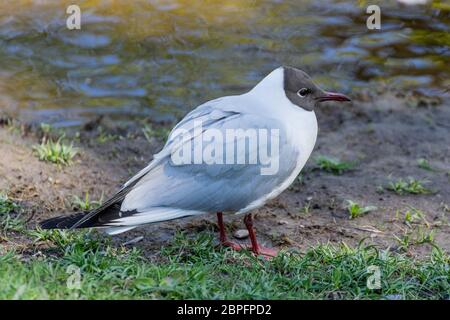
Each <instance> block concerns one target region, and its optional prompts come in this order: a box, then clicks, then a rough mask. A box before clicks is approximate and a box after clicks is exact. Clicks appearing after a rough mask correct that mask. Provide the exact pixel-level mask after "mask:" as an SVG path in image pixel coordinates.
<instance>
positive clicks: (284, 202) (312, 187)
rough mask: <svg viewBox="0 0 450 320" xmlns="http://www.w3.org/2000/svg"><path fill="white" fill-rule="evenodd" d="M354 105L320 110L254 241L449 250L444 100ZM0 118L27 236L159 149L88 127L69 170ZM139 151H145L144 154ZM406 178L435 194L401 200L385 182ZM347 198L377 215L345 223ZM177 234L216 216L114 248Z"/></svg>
mask: <svg viewBox="0 0 450 320" xmlns="http://www.w3.org/2000/svg"><path fill="white" fill-rule="evenodd" d="M353 98H354V101H353V103H352V104H348V105H342V104H333V103H330V104H327V105H324V106H322V107H321V108H320V109H319V110H317V111H316V114H317V118H318V121H319V137H318V141H317V144H316V147H315V150H314V152H313V155H312V156H311V159H310V160H309V161H308V164H307V166H306V167H305V168H304V170H303V172H302V174H301V178H299V179H297V180H296V182H295V183H294V184H293V185H292V186H291V187H290V188H289V189H288V190H286V191H285V192H284V193H283V194H282V195H281V196H279V197H278V198H277V199H275V200H273V201H272V202H270V203H268V204H267V205H266V206H265V207H263V208H261V209H259V210H256V211H255V212H254V213H255V227H256V230H257V234H258V237H259V238H260V239H261V240H262V242H263V243H264V244H266V245H268V246H273V247H281V248H289V249H295V248H297V249H299V250H300V251H304V250H305V249H307V248H308V247H310V246H314V245H316V244H318V243H327V242H331V243H341V242H345V243H346V244H349V245H352V246H355V245H358V243H360V242H361V241H363V242H364V243H365V244H374V245H376V246H377V247H379V248H390V249H391V250H400V249H402V247H401V246H400V244H401V242H400V241H399V239H405V237H406V238H408V239H410V241H409V244H410V246H409V247H408V248H407V250H406V251H407V252H408V253H409V254H411V255H415V256H416V255H417V256H423V255H426V254H428V253H429V252H430V249H431V248H432V243H435V244H437V245H438V246H440V247H441V248H443V249H444V250H445V251H447V252H448V251H450V232H449V231H450V224H449V216H450V99H449V98H448V97H447V98H445V97H443V98H433V99H432V98H427V97H423V96H421V95H419V94H418V93H414V92H408V93H407V94H406V95H404V94H398V93H395V92H389V91H388V90H386V92H379V93H367V92H363V93H359V94H357V95H355V96H354V97H353ZM1 116H3V121H2V120H0V123H1V124H2V125H0V153H1V161H0V190H6V191H7V192H8V194H9V195H10V196H11V197H12V198H13V199H15V200H17V201H18V202H19V203H20V204H21V205H22V206H23V207H25V216H26V218H27V219H28V222H27V226H28V227H29V228H34V227H35V226H36V224H37V223H38V222H39V221H42V220H44V219H45V218H48V217H51V216H55V215H59V214H61V213H65V212H67V213H69V212H71V211H72V209H71V208H70V199H71V197H72V196H73V195H77V196H79V197H83V196H84V193H85V192H86V191H88V192H89V196H90V198H91V199H99V198H100V197H101V196H102V194H103V195H104V197H105V198H106V197H108V196H110V195H112V194H113V192H114V190H116V189H117V188H118V187H119V186H120V185H121V184H122V183H123V182H125V181H126V179H127V178H128V177H130V176H131V175H133V173H135V172H137V171H138V170H139V169H140V168H142V167H143V166H144V165H145V164H146V163H147V162H148V161H150V159H151V157H152V154H153V153H155V152H157V151H159V148H160V147H161V146H162V145H163V141H161V140H158V139H154V140H152V141H151V143H148V142H147V141H146V140H145V138H144V137H143V135H142V133H141V131H140V128H136V127H118V126H115V125H113V124H112V123H111V122H109V121H108V119H102V120H100V124H101V125H102V127H103V128H105V131H106V132H108V133H111V134H114V135H116V136H121V137H122V138H118V139H111V140H110V141H106V142H103V143H100V142H99V139H98V130H96V126H97V125H98V123H96V122H93V123H92V124H90V125H89V124H88V125H87V126H85V127H84V128H81V129H80V136H79V138H77V139H75V142H74V143H75V145H76V146H77V147H78V148H79V149H80V154H79V155H78V156H77V157H76V160H75V162H74V164H73V165H71V166H68V167H58V166H56V165H54V164H51V163H46V162H42V161H39V160H38V158H37V157H36V156H35V155H33V149H32V147H33V145H35V144H37V143H39V141H40V137H41V133H40V132H39V130H38V129H36V128H37V126H31V125H28V124H23V123H21V122H20V119H17V121H14V122H13V125H10V124H7V121H5V120H4V119H5V117H6V116H5V115H1V114H0V117H1ZM68 136H70V133H68ZM143 145H145V146H148V147H146V148H145V149H143V148H142V146H143ZM318 155H326V156H332V157H336V158H339V159H342V160H346V161H355V162H356V163H357V165H356V166H355V168H354V170H351V171H348V172H344V173H343V174H342V175H333V174H331V173H328V172H324V171H321V170H319V169H318V168H317V165H316V164H315V162H314V158H315V157H317V156H318ZM419 158H425V159H427V160H428V161H429V164H430V166H431V167H432V168H433V170H432V171H430V170H424V169H422V168H419V166H418V164H417V160H418V159H419ZM408 177H414V178H417V179H423V180H426V181H428V183H427V184H426V186H427V187H429V188H430V189H432V190H433V191H434V192H433V193H432V194H425V195H398V194H396V193H394V192H392V191H388V190H386V186H387V185H388V183H389V182H390V181H393V180H395V179H398V178H408ZM255 187H257V186H255ZM346 200H353V201H356V202H358V203H360V204H362V205H373V206H376V207H377V208H378V209H377V210H375V211H372V212H369V213H367V214H365V215H363V216H360V217H358V218H355V219H349V214H348V212H347V211H346V208H345V203H346ZM411 208H416V209H419V210H422V211H423V213H424V214H425V215H424V217H422V218H420V219H418V220H417V221H415V222H413V223H412V224H411V225H408V224H406V223H405V219H404V216H405V213H406V211H407V210H408V209H409V210H411ZM242 218H243V217H242V216H234V215H228V216H226V217H225V220H226V223H227V226H228V229H229V231H230V234H232V232H233V231H235V230H237V229H243V227H244V226H243V223H242ZM177 230H184V231H185V232H187V233H188V234H195V233H198V232H202V231H205V230H210V231H212V230H216V226H215V215H210V216H203V217H195V218H188V219H183V220H176V221H172V222H166V223H159V224H153V225H148V226H145V227H141V228H138V229H136V230H133V231H131V232H128V233H125V234H122V235H119V236H116V237H114V243H117V244H120V243H125V242H127V241H130V240H132V239H135V238H136V237H140V236H143V239H142V240H141V241H139V242H137V243H136V244H135V246H137V247H139V248H141V249H143V250H144V252H145V253H146V254H147V255H152V254H153V253H155V252H157V251H158V249H159V248H160V247H161V246H162V245H165V244H167V243H168V242H170V241H171V239H172V236H173V234H174V233H175V232H176V231H177ZM426 235H432V241H425V240H424V238H426V237H425V236H426ZM428 239H430V237H428ZM244 241H245V240H244ZM1 242H3V243H2V245H3V246H7V247H8V246H14V247H19V248H20V247H26V245H27V244H26V240H24V238H23V237H21V236H20V235H17V236H15V237H14V236H13V237H9V238H8V240H0V243H1ZM403 249H405V248H403Z"/></svg>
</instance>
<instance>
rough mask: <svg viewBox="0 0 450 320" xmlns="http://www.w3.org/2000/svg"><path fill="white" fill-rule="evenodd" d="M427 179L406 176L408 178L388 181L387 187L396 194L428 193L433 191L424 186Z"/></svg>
mask: <svg viewBox="0 0 450 320" xmlns="http://www.w3.org/2000/svg"><path fill="white" fill-rule="evenodd" d="M426 183H427V181H424V180H418V179H414V178H408V180H404V179H398V180H396V181H391V182H389V184H388V186H387V189H388V190H390V191H393V192H395V193H397V194H400V195H402V194H406V193H410V194H429V193H432V192H433V191H432V190H430V189H428V188H426V187H425V186H424V184H426Z"/></svg>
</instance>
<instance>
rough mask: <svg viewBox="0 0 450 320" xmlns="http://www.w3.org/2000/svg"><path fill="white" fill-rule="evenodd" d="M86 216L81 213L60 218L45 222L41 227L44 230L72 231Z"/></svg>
mask: <svg viewBox="0 0 450 320" xmlns="http://www.w3.org/2000/svg"><path fill="white" fill-rule="evenodd" d="M85 215H86V213H85V212H80V213H74V214H71V215H67V216H58V217H55V218H51V219H47V220H44V221H42V222H41V223H40V224H39V225H40V227H41V228H42V229H70V228H71V227H72V226H73V225H74V224H75V223H77V222H78V221H80V219H81V218H83V217H84V216H85Z"/></svg>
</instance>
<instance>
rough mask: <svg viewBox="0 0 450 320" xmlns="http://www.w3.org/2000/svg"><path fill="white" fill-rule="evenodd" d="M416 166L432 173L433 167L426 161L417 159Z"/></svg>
mask: <svg viewBox="0 0 450 320" xmlns="http://www.w3.org/2000/svg"><path fill="white" fill-rule="evenodd" d="M417 166H418V167H419V168H421V169H423V170H428V171H433V170H434V169H433V167H431V165H430V163H429V162H428V160H427V159H423V158H420V159H417Z"/></svg>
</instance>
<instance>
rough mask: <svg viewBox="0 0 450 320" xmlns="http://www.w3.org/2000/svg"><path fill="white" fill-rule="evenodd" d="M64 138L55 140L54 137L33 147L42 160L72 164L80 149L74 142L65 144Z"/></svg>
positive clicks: (59, 163)
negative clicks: (74, 145) (75, 146)
mask: <svg viewBox="0 0 450 320" xmlns="http://www.w3.org/2000/svg"><path fill="white" fill-rule="evenodd" d="M62 138H63V137H61V138H59V139H58V140H56V142H53V140H52V139H48V140H46V141H43V142H42V143H41V144H40V145H36V146H34V147H33V150H34V151H35V153H36V155H37V156H38V157H39V160H41V161H48V162H52V163H56V164H58V165H70V164H71V163H72V160H73V158H74V157H75V156H76V155H77V153H78V150H77V149H76V148H74V147H73V145H72V144H65V143H64V142H62Z"/></svg>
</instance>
